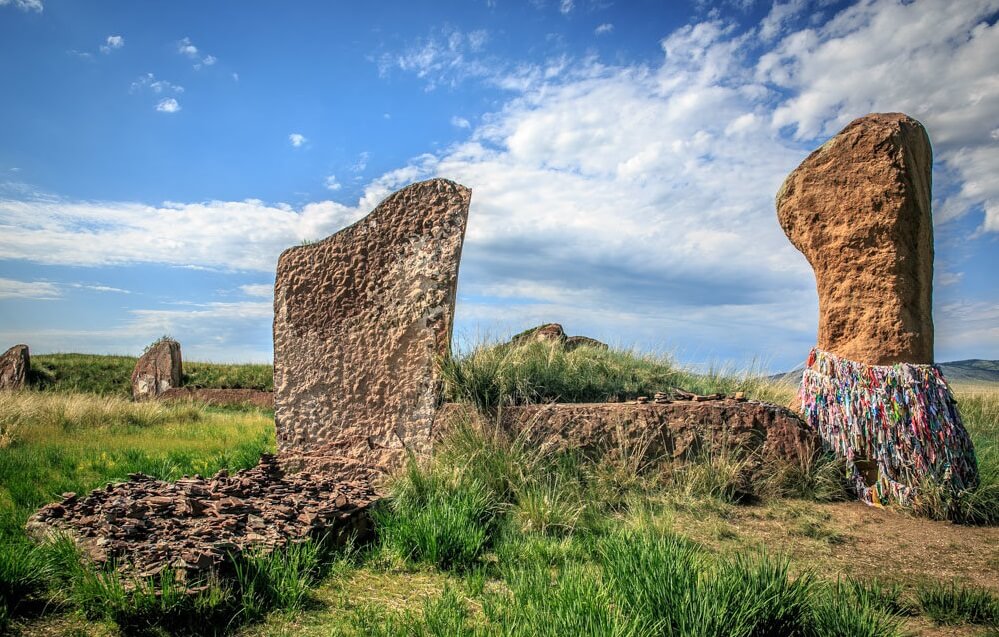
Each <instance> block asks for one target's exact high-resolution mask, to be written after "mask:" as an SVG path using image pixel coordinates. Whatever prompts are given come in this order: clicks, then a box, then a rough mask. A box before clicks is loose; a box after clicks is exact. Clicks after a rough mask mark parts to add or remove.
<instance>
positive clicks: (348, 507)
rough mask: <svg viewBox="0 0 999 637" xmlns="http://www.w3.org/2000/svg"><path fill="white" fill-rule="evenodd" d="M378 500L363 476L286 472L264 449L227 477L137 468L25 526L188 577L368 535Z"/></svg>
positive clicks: (121, 563)
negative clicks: (168, 478) (298, 546)
mask: <svg viewBox="0 0 999 637" xmlns="http://www.w3.org/2000/svg"><path fill="white" fill-rule="evenodd" d="M376 500H377V496H376V495H375V492H374V491H373V490H372V488H371V487H370V486H369V485H368V484H367V483H366V482H349V481H344V480H343V479H342V477H339V476H333V475H318V474H309V473H296V474H290V473H288V474H286V473H285V472H284V471H283V470H282V468H281V466H280V465H279V464H278V462H277V459H276V458H275V457H274V456H271V455H265V456H263V457H262V458H261V460H260V464H259V465H257V466H256V467H253V468H252V469H245V470H242V471H238V472H236V473H234V474H232V475H230V474H228V473H227V472H226V471H220V472H218V473H217V474H215V475H214V476H213V477H211V478H202V477H200V476H195V477H193V478H188V477H184V478H182V479H180V480H177V481H176V482H163V481H161V480H157V479H155V478H152V477H150V476H147V475H143V474H141V473H135V474H130V475H129V481H128V482H122V483H118V484H108V485H107V486H106V487H105V488H104V489H98V490H96V491H93V492H91V493H90V494H89V495H86V496H83V497H78V496H77V495H76V494H75V493H65V494H63V498H62V501H61V502H58V503H54V504H49V505H47V506H45V507H43V508H42V509H40V510H39V511H38V512H37V513H35V514H34V515H33V516H32V517H31V519H30V520H29V521H28V523H27V530H28V533H29V534H30V535H32V536H34V537H35V538H37V539H42V538H45V537H49V536H51V535H53V534H57V533H60V532H62V533H69V535H70V536H72V537H73V538H74V539H75V540H76V541H77V543H78V544H79V545H80V547H81V548H82V549H83V550H84V551H85V552H86V553H87V554H88V555H89V557H90V558H91V559H92V560H93V561H94V562H96V563H97V564H98V565H108V564H115V565H117V567H118V568H119V569H120V570H122V571H123V572H125V573H129V574H132V575H135V576H138V577H149V576H153V575H157V574H159V573H160V571H162V570H163V569H164V568H166V567H170V568H172V569H174V570H175V571H176V573H177V577H178V578H179V579H182V580H186V581H192V580H194V579H197V578H199V577H200V576H203V575H206V574H208V573H209V572H211V571H218V570H225V567H226V565H227V563H228V557H229V556H230V555H236V554H239V553H243V552H248V551H254V550H264V551H269V550H273V549H275V548H279V547H282V546H284V545H286V544H288V543H289V542H296V541H303V540H305V539H307V538H319V537H324V536H325V537H327V538H328V539H329V541H333V542H345V541H347V540H348V539H350V538H356V539H364V538H365V537H367V536H368V535H370V533H371V528H370V518H369V508H370V506H371V505H372V504H373V503H374V502H375V501H376Z"/></svg>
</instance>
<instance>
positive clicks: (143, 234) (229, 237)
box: [0, 178, 397, 272]
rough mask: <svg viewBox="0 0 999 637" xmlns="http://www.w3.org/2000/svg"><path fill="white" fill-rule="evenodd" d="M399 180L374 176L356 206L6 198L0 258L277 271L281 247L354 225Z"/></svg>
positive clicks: (0, 210)
mask: <svg viewBox="0 0 999 637" xmlns="http://www.w3.org/2000/svg"><path fill="white" fill-rule="evenodd" d="M388 183H391V184H392V185H391V186H387V185H386V184H388ZM395 185H397V184H396V183H395V182H394V181H392V180H390V179H385V178H383V179H380V180H376V181H375V182H373V183H372V185H371V186H369V190H368V191H366V192H365V194H364V196H363V197H362V199H361V200H360V201H359V202H358V205H357V206H356V207H349V206H344V205H341V204H338V203H335V202H332V201H321V202H316V203H310V204H307V205H305V206H303V207H301V208H298V209H296V208H292V207H291V206H288V205H285V204H275V205H267V204H265V203H263V202H261V201H258V200H253V199H251V200H247V201H207V202H203V203H188V204H181V203H164V204H162V205H160V206H148V205H143V204H137V203H128V202H91V201H76V202H73V201H65V200H61V199H57V198H52V197H39V198H34V199H21V200H10V199H0V258H2V259H20V260H27V261H31V262H34V263H41V264H51V265H79V266H102V265H124V264H138V263H160V264H165V265H173V266H179V267H196V268H199V269H219V270H247V271H260V272H273V269H274V267H275V265H276V263H277V257H278V255H279V254H280V253H281V251H282V250H284V249H285V248H287V247H289V246H293V245H298V244H300V243H301V242H302V241H305V240H314V239H317V238H322V237H325V236H327V235H330V234H332V233H333V232H335V231H337V230H339V229H340V228H342V227H344V226H346V225H348V224H350V223H353V222H354V221H356V220H357V219H359V218H360V217H362V216H363V215H365V214H367V212H368V211H370V210H371V209H372V208H373V207H374V205H375V204H377V203H378V201H380V200H381V198H382V197H384V196H385V195H386V194H388V192H389V191H390V190H391V188H392V187H393V186H395Z"/></svg>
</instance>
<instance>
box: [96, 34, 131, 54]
mask: <svg viewBox="0 0 999 637" xmlns="http://www.w3.org/2000/svg"><path fill="white" fill-rule="evenodd" d="M123 46H125V38H123V37H121V36H120V35H109V36H108V37H107V39H106V40H105V41H104V44H102V45H101V53H110V52H111V51H113V50H115V49H120V48H121V47H123Z"/></svg>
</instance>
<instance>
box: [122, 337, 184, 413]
mask: <svg viewBox="0 0 999 637" xmlns="http://www.w3.org/2000/svg"><path fill="white" fill-rule="evenodd" d="M183 376H184V368H183V364H182V362H181V359H180V343H178V342H177V341H175V340H173V339H169V338H161V339H159V340H158V341H156V342H154V343H153V344H152V345H150V346H149V348H148V349H146V351H145V352H143V354H142V356H140V357H139V360H138V361H136V363H135V370H134V371H133V372H132V398H134V399H135V400H144V399H147V398H155V397H157V396H159V395H160V394H162V393H163V392H165V391H167V390H168V389H172V388H174V387H180V383H181V379H182V378H183Z"/></svg>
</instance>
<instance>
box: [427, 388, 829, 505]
mask: <svg viewBox="0 0 999 637" xmlns="http://www.w3.org/2000/svg"><path fill="white" fill-rule="evenodd" d="M479 418H482V416H479V415H478V414H477V413H476V412H475V411H474V409H472V408H471V407H469V406H467V405H461V404H446V405H444V406H443V407H442V409H441V411H440V412H439V413H438V417H437V422H436V426H435V432H436V435H437V437H438V439H439V438H440V437H442V436H444V435H446V433H447V432H448V431H449V430H451V429H452V428H453V427H455V426H457V425H459V424H461V423H462V422H468V421H469V420H472V421H475V420H476V419H479ZM495 422H497V423H498V424H499V425H500V426H501V427H502V428H503V430H504V431H505V432H506V433H507V434H509V435H512V436H523V437H524V438H525V439H526V440H527V441H528V442H529V444H532V445H539V446H545V447H550V448H553V449H559V450H577V451H580V452H582V453H584V454H585V455H587V456H589V457H594V458H600V457H604V456H605V455H606V454H612V455H621V454H632V457H633V454H636V453H637V454H640V455H641V457H642V459H643V460H645V461H655V460H675V461H682V460H685V459H688V458H691V457H696V456H697V455H699V454H702V453H706V454H718V453H725V452H727V451H738V452H740V453H741V454H742V455H743V456H744V458H745V460H746V463H747V465H746V473H745V483H744V486H745V489H746V491H747V494H749V495H752V494H753V493H754V489H753V484H754V482H755V480H756V479H757V478H758V477H759V475H760V472H761V469H762V468H763V467H764V465H765V463H766V462H768V461H771V460H776V461H787V462H793V463H803V462H807V461H808V460H810V459H811V458H812V457H813V456H814V454H815V453H816V452H817V450H819V449H820V448H821V441H820V439H819V437H818V435H817V434H816V432H815V431H814V430H812V429H811V428H809V427H808V426H807V425H806V424H805V423H804V421H802V420H801V418H799V417H798V416H797V415H796V414H794V413H793V412H791V411H790V410H789V409H787V408H786V407H781V406H778V405H773V404H770V403H763V402H757V401H743V400H734V399H722V400H711V401H693V400H689V401H687V400H685V401H674V402H669V403H665V404H655V403H646V404H636V403H594V404H582V403H577V404H571V403H566V404H560V403H556V404H550V405H527V406H518V407H506V408H503V409H502V410H501V411H500V412H499V414H498V415H497V416H495Z"/></svg>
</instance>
